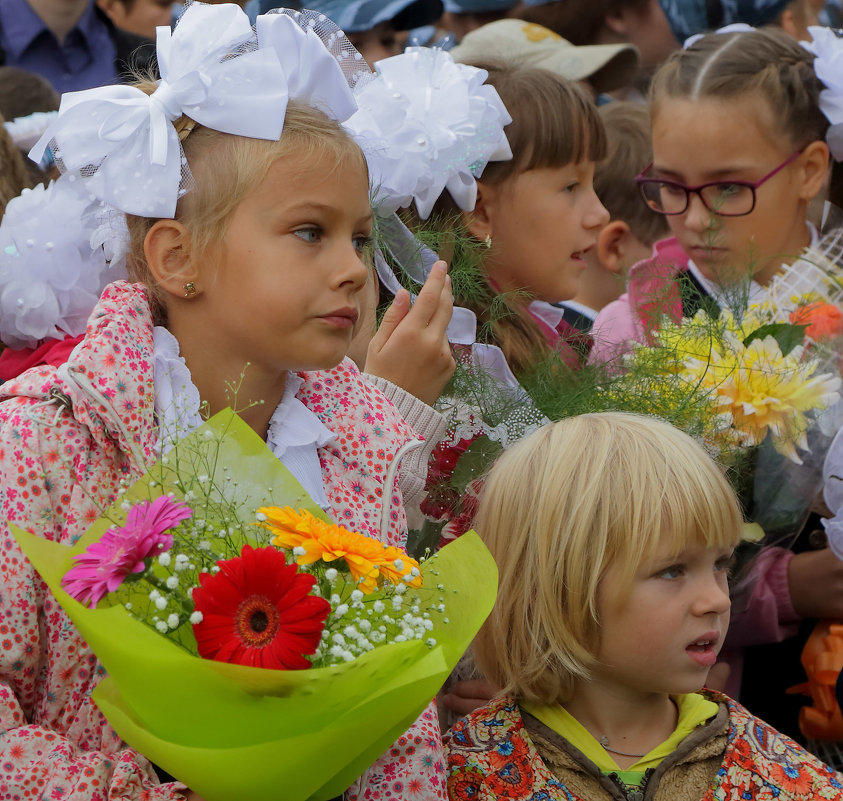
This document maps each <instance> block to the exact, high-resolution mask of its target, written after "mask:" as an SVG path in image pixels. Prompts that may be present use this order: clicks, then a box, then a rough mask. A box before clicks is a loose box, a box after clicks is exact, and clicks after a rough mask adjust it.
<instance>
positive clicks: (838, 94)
mask: <svg viewBox="0 0 843 801" xmlns="http://www.w3.org/2000/svg"><path fill="white" fill-rule="evenodd" d="M808 33H810V34H811V36H812V38H813V41H811V42H802V43H801V44H802V46H803V47H804V48H805V49H807V50H809V51H810V52H811V53H813V54H814V56H815V58H814V72H815V73H816V75H817V78H819V79H820V80H821V81H822V82H823V84H824V85H825V89H823V90H822V92H820V111H822V113H823V114H824V115H825V117H826V119H827V120H828V121H829V128H828V133H827V134H826V142H827V143H828V149H829V150H830V151H831V155H832V157H833V158H834V160H835V161H843V38H841V37H840V36H838V35H837V34H836V33H835V32H834V31H833V30H831V29H830V28H822V27H817V26H811V27H809V28H808Z"/></svg>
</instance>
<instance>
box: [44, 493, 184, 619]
mask: <svg viewBox="0 0 843 801" xmlns="http://www.w3.org/2000/svg"><path fill="white" fill-rule="evenodd" d="M192 514H193V512H192V511H191V510H190V509H189V508H188V507H187V506H186V505H185V504H183V503H181V502H180V501H175V500H173V499H172V498H171V497H170V496H169V495H162V496H161V497H160V498H156V499H155V500H154V501H143V502H141V503H138V504H136V505H135V506H133V507H132V508H131V509H130V510H129V515H128V517H127V519H126V525H125V526H123V527H122V528H110V529H108V531H106V532H105V534H103V535H102V537H101V538H100V539H99V540H98V541H97V542H94V543H91V545H89V546H88V547H87V548H86V549H85V551H84V552H83V553H81V554H79V555H78V556H75V557H73V561H74V563H75V564H74V566H73V567H72V568H71V569H70V570H68V571H67V573H66V574H65V576H64V578H63V579H62V582H61V584H62V587H63V588H64V589H65V591H66V592H67V593H68V595H71V596H72V597H73V598H75V599H76V600H77V601H79V602H80V603H83V604H86V605H87V606H90V607H92V608H93V607H95V606H96V605H97V604H98V603H99V602H100V601H101V600H102V599H103V598H104V597H105V595H106V594H108V593H109V592H114V590H116V589H117V588H118V587H119V586H120V585H121V584H122V583H123V581H124V580H125V578H126V576H128V575H130V574H131V573H140V572H142V571H143V570H144V569H145V567H146V564H145V562H144V560H146V559H149V558H150V557H152V556H155V555H157V554H159V553H162V552H163V551H166V550H169V549H170V548H171V547H172V546H173V535H172V534H168V533H167V532H168V531H169V530H170V529H173V528H175V527H176V526H177V525H178V524H179V523H181V522H182V520H185V519H187V518H188V517H190V516H191V515H192Z"/></svg>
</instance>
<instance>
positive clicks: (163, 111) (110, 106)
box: [30, 3, 324, 217]
mask: <svg viewBox="0 0 843 801" xmlns="http://www.w3.org/2000/svg"><path fill="white" fill-rule="evenodd" d="M293 27H295V26H293ZM290 32H291V29H289V28H288V34H289V33H290ZM277 33H279V35H280V29H279V30H278V31H277ZM300 33H301V31H300V30H299V29H297V30H296V31H295V32H294V35H293V36H289V35H288V37H287V39H288V41H287V43H286V45H281V44H278V43H277V42H276V43H273V44H274V46H269V47H262V48H258V46H257V42H256V41H255V35H254V31H253V29H252V27H251V25H250V23H249V19H248V17H247V16H246V14H244V13H243V11H242V10H241V9H240V8H239V7H237V6H235V5H231V4H225V5H204V4H201V3H195V4H193V5H191V6H190V7H189V8H188V9H187V10H186V11H185V13H184V14H183V16H182V18H181V20H180V21H179V24H178V25H177V26H176V29H175V31H174V32H172V33H171V31H170V29H169V28H167V27H160V28H158V29H157V42H156V45H157V53H158V65H159V69H160V72H161V80H160V82H159V84H158V88H157V89H156V90H155V92H154V93H153V94H152V95H146V94H145V93H144V92H141V91H140V90H139V89H136V88H134V87H130V86H106V87H101V88H98V89H90V90H87V91H84V92H73V93H71V94H67V95H64V97H63V98H62V102H61V107H60V109H59V116H58V119H57V120H56V122H55V123H54V124H53V125H52V126H51V127H50V128H49V129H48V131H47V132H46V133H45V134H44V136H43V137H42V138H41V140H40V141H39V143H38V144H37V145H36V146H35V147H34V148H33V150H32V152H31V153H30V156H31V157H32V158H33V159H36V160H39V159H40V157H41V155H42V154H43V152H44V150H45V148H46V147H47V145H48V144H51V146H52V147H53V150H54V152H55V155H56V160H57V163H58V164H59V166H60V167H61V169H62V170H63V171H67V172H71V173H73V174H75V175H77V176H78V177H79V178H82V179H84V180H85V183H86V184H87V189H88V190H89V191H90V192H92V193H93V194H95V195H96V196H97V197H98V198H100V199H102V200H104V201H106V202H107V203H109V204H111V205H113V206H115V207H116V208H119V209H121V210H122V211H125V212H127V213H130V214H137V215H141V216H146V217H172V216H173V215H174V214H175V210H176V203H177V201H178V198H179V196H180V194H183V192H184V191H186V189H187V188H188V187H189V175H190V173H189V169H188V166H187V162H186V160H185V159H184V155H183V153H182V150H181V146H180V143H179V139H178V134H177V133H176V130H175V128H174V126H173V124H172V122H173V121H174V120H176V119H178V118H179V117H180V116H181V115H182V114H186V115H187V116H188V117H190V118H191V119H193V120H195V121H196V122H198V123H200V124H201V125H204V126H207V127H209V128H213V129H215V130H218V131H223V132H225V133H230V134H237V135H240V136H248V137H253V138H257V139H278V138H279V137H280V135H281V131H282V128H283V124H284V114H285V112H286V108H287V101H288V98H289V96H290V93H289V86H288V81H287V76H286V75H285V70H284V68H282V65H281V63H279V59H278V55H277V54H278V53H279V52H281V51H282V50H283V49H284V47H287V48H290V49H296V52H299V51H298V50H297V48H299V47H301V46H302V40H304V41H305V42H308V37H306V36H300V35H299V34H300ZM320 48H321V50H322V51H323V52H324V47H323V46H321V43H320ZM308 50H309V52H310V53H312V52H314V50H315V48H314V46H313V44H312V43H309V42H308Z"/></svg>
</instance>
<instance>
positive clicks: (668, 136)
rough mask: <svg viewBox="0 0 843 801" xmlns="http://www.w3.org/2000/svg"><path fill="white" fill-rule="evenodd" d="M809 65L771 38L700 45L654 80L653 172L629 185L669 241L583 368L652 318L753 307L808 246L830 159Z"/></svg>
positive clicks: (604, 324) (605, 324)
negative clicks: (659, 217) (812, 206)
mask: <svg viewBox="0 0 843 801" xmlns="http://www.w3.org/2000/svg"><path fill="white" fill-rule="evenodd" d="M814 60H815V59H814V56H813V55H812V54H811V53H810V52H809V51H808V50H807V49H805V48H804V47H802V46H801V45H800V44H798V43H796V42H795V41H793V40H792V39H791V38H789V37H788V36H786V35H784V34H782V33H781V32H779V31H773V30H769V31H767V30H763V31H762V30H757V31H756V30H749V31H741V32H737V33H722V34H719V33H718V34H710V35H708V36H704V37H703V38H701V39H699V40H698V41H696V42H695V43H694V44H692V45H691V46H690V47H688V48H687V49H685V50H682V51H678V52H676V53H674V54H673V56H671V57H670V58H669V59H668V61H667V62H666V63H665V64H664V66H663V67H662V68H661V69H660V70H659V71H658V73H657V74H656V76H655V78H654V80H653V84H652V87H651V90H650V106H651V113H652V120H653V122H652V125H653V163H652V164H650V165H649V166H648V167H646V169H644V170H643V171H642V173H641V174H640V175H639V176H638V178H637V182H638V184H639V188H640V189H641V194H642V196H643V201H644V202H646V203H647V205H648V206H649V207H650V208H651V209H652V210H653V211H654V212H655V213H658V214H663V215H666V217H667V221H668V223H669V225H670V230H671V233H672V234H673V236H672V238H670V239H667V240H663V241H662V242H658V243H656V245H655V248H654V253H653V257H652V258H651V259H648V260H646V261H643V262H641V263H639V264H637V265H635V266H634V267H633V268H632V270H631V271H630V276H629V283H628V286H627V293H626V294H625V295H623V296H622V297H621V298H620V299H619V300H618V301H616V302H614V303H612V304H610V305H609V306H607V307H606V308H604V309H603V310H602V311H601V313H600V314H599V315H598V317H597V320H596V321H595V325H594V335H595V340H596V342H595V347H594V349H593V351H592V360H598V361H606V360H608V359H610V358H613V357H614V356H616V355H617V354H618V353H619V352H620V351H621V350H623V349H624V346H625V345H626V346H627V347H628V345H627V343H629V342H630V341H639V342H640V341H644V339H645V338H646V336H647V332H648V331H651V330H652V329H653V328H654V327H655V326H657V325H658V324H659V320H660V319H661V318H662V317H663V316H667V317H669V318H673V319H678V318H680V317H682V316H692V315H693V314H694V313H695V312H696V311H697V310H698V309H699V308H701V307H706V308H708V309H712V310H713V309H716V308H718V307H724V306H726V305H728V303H729V302H730V299H732V298H734V297H735V296H736V292H737V294H739V295H740V299H741V300H744V299H745V298H746V295H747V293H748V295H749V299H750V301H752V300H755V299H756V298H760V297H761V295H763V294H764V291H763V288H764V287H765V286H766V285H768V284H769V283H770V281H772V279H773V278H774V277H775V276H776V274H777V273H779V272H780V271H781V270H782V269H783V267H784V266H785V265H787V264H789V263H791V262H793V261H795V260H796V259H797V258H798V257H799V255H800V253H801V252H802V251H803V250H804V248H805V247H806V246H809V245H811V244H812V242H813V241H814V240H815V238H816V230H815V229H814V228H813V227H812V226H810V225H809V224H808V222H807V214H808V204H809V203H810V201H811V200H812V199H813V198H814V197H815V196H816V195H818V194H819V193H820V191H821V190H822V188H823V184H824V182H825V180H826V177H827V175H828V167H829V162H830V156H829V146H828V144H826V141H825V140H826V135H827V133H828V131H829V121H828V119H826V117H825V115H824V114H823V112H822V111H821V110H820V93H821V92H823V91H824V90H825V89H826V87H825V85H824V84H823V82H822V81H821V80H820V78H818V77H817V75H816V74H815V69H814V66H815V65H814ZM642 166H644V165H642Z"/></svg>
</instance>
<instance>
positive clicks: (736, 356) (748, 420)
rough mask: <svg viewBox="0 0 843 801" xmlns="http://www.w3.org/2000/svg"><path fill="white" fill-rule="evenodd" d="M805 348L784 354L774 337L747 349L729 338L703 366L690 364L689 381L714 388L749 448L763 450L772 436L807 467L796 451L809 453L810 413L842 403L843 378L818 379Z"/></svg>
mask: <svg viewBox="0 0 843 801" xmlns="http://www.w3.org/2000/svg"><path fill="white" fill-rule="evenodd" d="M801 358H802V348H801V347H797V348H794V349H793V350H792V351H791V352H790V353H789V354H788V355H787V356H785V355H783V354H782V351H781V348H780V347H779V344H778V342H776V340H775V339H774V338H773V337H766V338H764V339H755V340H753V341H752V342H751V343H750V344H749V345H744V344H743V342H742V341H741V340H740V339H738V338H737V337H725V338H724V340H723V343H722V347H721V348H720V349H718V348H713V349H712V351H711V353H710V354H709V357H708V358H707V359H706V360H705V361H702V360H700V359H690V360H688V361H687V362H686V364H685V368H686V370H687V372H688V377H689V379H691V380H693V381H697V382H699V384H700V385H701V386H703V387H708V388H710V389H711V391H712V392H713V394H714V398H713V399H714V403H715V405H716V406H717V408H718V409H719V411H720V412H721V413H722V414H728V415H729V416H730V417H731V419H732V431H733V432H734V433H737V435H738V436H739V437H740V440H741V441H742V443H743V444H745V445H758V444H759V443H760V442H761V441H762V440H763V439H764V437H765V436H766V435H767V433H768V432H769V433H770V434H771V435H772V439H773V444H774V445H775V447H776V449H777V450H778V451H779V452H780V453H782V454H783V455H785V456H787V457H788V458H789V459H791V460H792V461H794V462H796V463H801V460H800V459H799V456H798V455H797V452H796V448H797V447H800V448H806V447H807V440H806V437H805V432H806V431H807V429H808V420H807V418H806V417H805V414H806V412H810V411H814V410H821V409H825V408H827V407H828V406H829V405H831V404H832V403H834V402H836V401H837V399H838V398H839V395H838V393H837V390H838V389H839V388H840V379H839V378H837V377H834V376H832V375H830V374H822V375H814V373H815V372H816V370H817V366H818V365H817V363H816V362H815V361H808V362H805V363H803V362H801Z"/></svg>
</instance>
